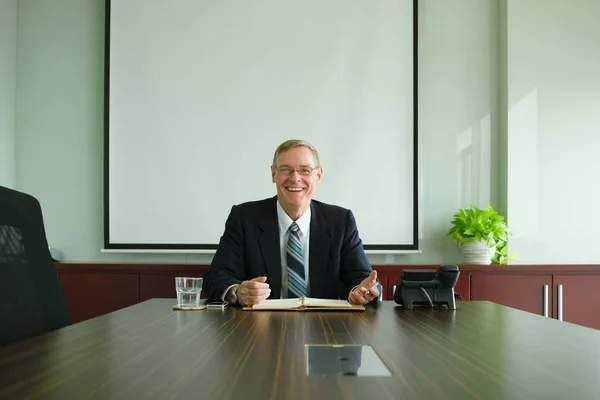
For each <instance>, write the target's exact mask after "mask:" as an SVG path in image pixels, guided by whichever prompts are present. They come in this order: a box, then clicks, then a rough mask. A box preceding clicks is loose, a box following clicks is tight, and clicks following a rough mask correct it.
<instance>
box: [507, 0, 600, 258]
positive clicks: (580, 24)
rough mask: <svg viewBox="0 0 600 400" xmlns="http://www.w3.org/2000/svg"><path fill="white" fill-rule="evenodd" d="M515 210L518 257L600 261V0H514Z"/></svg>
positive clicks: (511, 173) (510, 28)
mask: <svg viewBox="0 0 600 400" xmlns="http://www.w3.org/2000/svg"><path fill="white" fill-rule="evenodd" d="M507 15H508V18H507V32H508V35H507V81H508V99H507V109H508V155H509V162H508V179H507V192H508V218H509V221H510V223H511V226H512V229H513V231H514V237H513V239H512V240H511V252H515V253H517V254H518V258H517V259H516V260H515V262H516V263H557V264H559V263H570V264H573V263H598V262H600V246H598V239H600V234H598V226H599V224H600V214H599V213H598V212H597V210H596V206H597V204H598V201H597V199H598V197H599V196H600V185H599V184H598V182H599V177H600V161H599V158H598V154H600V80H599V79H598V77H599V76H600V75H599V71H600V42H599V38H600V24H598V19H599V17H600V2H599V1H597V0H577V1H569V2H566V1H563V0H509V1H508V7H507Z"/></svg>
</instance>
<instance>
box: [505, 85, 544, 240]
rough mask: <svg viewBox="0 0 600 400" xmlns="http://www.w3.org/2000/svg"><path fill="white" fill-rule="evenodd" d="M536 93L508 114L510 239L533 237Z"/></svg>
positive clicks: (536, 179)
mask: <svg viewBox="0 0 600 400" xmlns="http://www.w3.org/2000/svg"><path fill="white" fill-rule="evenodd" d="M538 136H539V133H538V92H537V88H534V89H532V90H531V91H530V92H529V93H527V95H525V96H524V97H522V98H521V99H520V100H519V101H517V102H516V103H515V104H514V105H513V106H512V107H510V108H509V110H508V154H509V155H510V158H509V160H508V172H507V174H508V175H507V198H508V211H507V220H508V222H509V225H510V227H511V229H512V231H513V235H514V236H513V237H514V238H519V237H531V236H534V235H536V234H537V230H538V219H537V208H538V192H537V190H538V186H539V185H538Z"/></svg>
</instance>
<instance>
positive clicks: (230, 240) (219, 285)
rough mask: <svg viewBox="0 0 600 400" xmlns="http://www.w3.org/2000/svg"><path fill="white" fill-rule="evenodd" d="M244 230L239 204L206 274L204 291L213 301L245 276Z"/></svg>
mask: <svg viewBox="0 0 600 400" xmlns="http://www.w3.org/2000/svg"><path fill="white" fill-rule="evenodd" d="M244 253H245V250H244V230H243V225H242V218H241V216H240V213H239V209H238V207H237V206H233V207H232V208H231V212H230V213H229V216H228V217H227V222H226V223H225V232H224V233H223V236H221V240H220V241H219V247H218V248H217V251H216V253H215V256H214V257H213V260H212V262H211V264H210V267H209V269H208V271H207V272H206V274H204V282H203V285H202V286H203V291H204V293H205V294H206V297H207V298H208V299H209V300H211V301H217V300H221V296H222V295H223V292H224V291H225V289H227V288H228V287H229V286H231V285H235V284H239V283H240V282H241V281H242V280H244V278H245V275H246V274H245V271H246V266H245V257H244Z"/></svg>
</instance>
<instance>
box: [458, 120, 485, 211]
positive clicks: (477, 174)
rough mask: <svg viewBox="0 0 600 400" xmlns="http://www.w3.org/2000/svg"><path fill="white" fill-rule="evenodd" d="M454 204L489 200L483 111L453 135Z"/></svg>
mask: <svg viewBox="0 0 600 400" xmlns="http://www.w3.org/2000/svg"><path fill="white" fill-rule="evenodd" d="M456 162H457V169H456V170H457V184H456V192H455V198H456V200H455V201H456V206H457V208H465V207H468V206H470V205H474V206H477V207H481V208H485V207H487V206H488V205H489V204H490V180H491V176H490V174H491V118H490V114H487V115H486V116H484V117H483V118H481V119H480V120H479V121H477V122H476V123H474V124H473V125H471V126H469V127H468V128H467V129H465V130H464V131H462V132H460V133H459V134H458V135H457V136H456Z"/></svg>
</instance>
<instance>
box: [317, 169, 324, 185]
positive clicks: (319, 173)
mask: <svg viewBox="0 0 600 400" xmlns="http://www.w3.org/2000/svg"><path fill="white" fill-rule="evenodd" d="M322 176H323V167H319V168H317V183H321V177H322Z"/></svg>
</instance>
